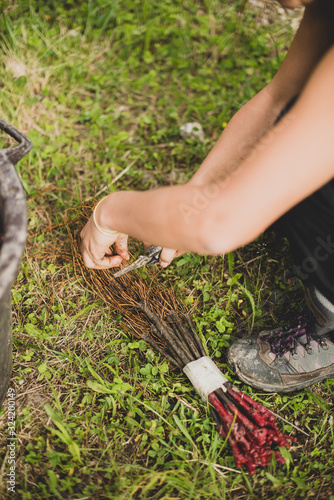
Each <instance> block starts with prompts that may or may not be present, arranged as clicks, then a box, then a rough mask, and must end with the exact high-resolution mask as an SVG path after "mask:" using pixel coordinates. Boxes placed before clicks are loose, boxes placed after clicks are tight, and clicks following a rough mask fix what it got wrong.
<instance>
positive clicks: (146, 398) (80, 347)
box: [0, 0, 334, 500]
mask: <svg viewBox="0 0 334 500" xmlns="http://www.w3.org/2000/svg"><path fill="white" fill-rule="evenodd" d="M272 8H273V7H272V6H271V7H270V9H272ZM2 11H3V13H2V16H1V21H0V23H1V44H2V50H1V54H0V58H1V63H2V68H3V71H2V80H1V83H0V85H1V93H0V109H1V117H2V118H3V119H5V120H6V121H8V122H9V123H12V124H13V125H15V126H17V127H18V128H19V129H20V130H21V131H22V132H24V133H27V134H28V135H29V137H30V138H31V140H32V142H33V143H34V149H33V151H32V152H31V153H30V154H29V156H28V157H27V158H25V159H24V160H23V161H21V162H20V163H19V165H18V166H17V169H18V172H19V174H20V177H21V180H22V183H23V185H24V188H25V190H26V193H27V201H28V208H29V237H28V243H27V249H26V252H25V255H24V258H23V261H22V266H21V269H20V272H19V275H18V277H17V280H16V282H15V284H14V286H13V290H12V294H13V341H14V368H13V378H12V381H11V387H14V388H15V391H16V412H17V419H16V429H17V435H18V441H17V446H16V459H17V460H16V481H17V484H16V493H15V494H12V493H10V492H8V491H7V485H6V473H7V459H6V456H7V455H6V444H7V434H6V427H7V413H6V404H5V406H4V408H3V409H2V410H1V412H0V422H1V462H0V480H1V483H0V491H1V498H4V499H5V498H18V499H24V500H28V499H33V500H37V499H43V500H45V499H65V498H68V499H77V500H79V499H81V500H83V499H88V498H92V499H113V500H117V499H119V500H123V499H124V500H125V499H152V500H153V499H154V500H155V499H160V500H168V499H172V498H173V499H180V500H181V499H182V500H186V499H189V500H190V499H196V500H197V499H198V500H202V499H203V500H204V499H212V498H219V499H225V498H226V499H229V498H231V499H233V498H238V499H253V498H266V499H277V500H278V499H283V498H287V497H290V498H296V499H305V498H315V499H326V500H328V499H331V500H333V498H334V497H333V492H332V491H333V468H334V459H333V451H334V444H333V417H332V415H331V413H332V411H333V379H331V380H327V381H325V382H323V383H321V384H317V385H315V386H313V387H311V388H310V389H308V390H305V391H302V392H298V393H293V394H290V395H284V396H282V395H277V394H262V393H259V392H257V391H254V390H252V389H251V388H249V387H245V386H243V385H242V384H240V383H239V382H237V384H238V385H239V386H240V387H241V388H242V389H243V390H245V391H246V392H247V393H248V394H250V395H252V396H253V397H255V398H256V399H257V400H258V401H261V402H262V403H263V404H265V405H266V406H267V407H269V408H270V409H272V410H273V411H275V412H277V413H279V414H280V415H281V416H282V417H284V418H286V419H287V420H288V421H289V422H291V423H294V424H296V425H298V426H300V427H301V428H302V429H304V430H305V431H306V432H307V433H309V436H308V437H307V436H305V435H304V434H301V433H299V432H297V431H296V430H295V429H294V428H293V427H292V426H291V425H289V424H287V423H283V422H282V429H283V430H284V431H286V432H291V433H292V434H294V435H297V436H298V442H297V444H295V445H293V446H292V449H291V453H288V454H287V459H288V462H287V466H285V467H281V466H278V465H277V464H276V463H275V462H274V461H273V462H272V464H271V465H270V467H268V468H267V469H265V470H262V471H258V473H257V474H256V475H255V476H254V477H250V476H249V475H248V474H247V473H245V472H244V471H240V470H235V467H234V460H233V457H232V455H231V452H230V449H229V448H228V446H226V444H225V442H224V441H223V440H222V439H220V438H219V436H218V435H217V433H216V431H215V429H214V426H213V422H212V420H211V418H210V415H209V413H208V411H207V409H206V408H205V407H204V406H203V404H202V403H201V401H200V398H199V397H198V396H197V395H196V394H195V393H194V390H193V389H192V388H191V386H190V384H189V383H188V382H187V380H186V379H185V377H184V376H182V374H180V373H178V372H176V371H174V370H173V369H172V368H171V367H170V365H169V364H168V363H167V362H166V361H165V360H164V359H162V358H161V357H160V356H159V355H157V354H156V353H155V352H153V351H152V350H151V349H150V348H149V347H147V345H146V344H145V343H144V342H143V341H138V340H136V339H134V338H133V337H131V335H130V334H129V333H127V332H125V331H124V329H123V328H122V326H121V318H120V317H119V314H118V313H117V311H113V310H109V309H108V308H107V307H106V306H105V305H104V304H103V303H102V302H101V301H99V300H97V299H96V297H94V296H93V295H91V294H89V293H87V292H86V291H85V290H84V288H83V286H82V283H81V282H80V281H79V280H76V279H75V278H74V273H73V269H72V268H71V265H70V264H69V263H68V262H67V261H66V260H64V259H63V258H62V257H61V255H60V254H59V251H58V250H59V249H63V248H66V242H67V240H66V231H65V229H64V228H63V221H64V214H65V211H66V210H67V209H69V208H71V207H76V206H79V205H80V204H81V203H82V201H85V200H87V199H90V198H91V197H93V196H94V195H95V194H96V193H101V194H102V193H107V192H111V191H113V190H115V189H150V188H154V187H156V186H161V185H169V184H172V183H180V182H184V181H186V180H187V179H188V178H189V177H190V176H191V175H192V173H193V172H194V171H195V170H196V168H197V167H198V166H199V165H200V163H201V161H202V159H203V158H204V157H205V155H206V154H207V152H208V151H209V150H210V148H211V147H212V145H213V144H214V142H215V140H216V139H217V138H218V136H219V134H220V133H221V131H222V129H223V127H224V123H225V122H228V120H229V119H230V118H231V117H232V115H233V113H234V112H235V111H236V110H237V109H238V108H239V107H240V106H242V105H243V104H244V103H245V102H246V101H247V100H248V99H249V98H250V97H252V96H253V95H254V94H255V93H256V92H257V91H258V90H259V89H260V88H262V86H263V85H264V84H265V83H266V82H267V81H269V79H270V78H271V77H272V76H273V75H274V74H275V72H276V70H277V69H278V67H279V65H280V62H281V60H282V58H283V57H284V53H285V51H286V49H287V47H288V46H289V43H290V41H291V37H292V29H291V17H286V16H278V15H276V11H275V10H274V11H273V13H272V14H270V13H269V15H268V19H269V21H270V22H269V24H268V25H266V26H264V25H263V23H262V22H261V19H262V17H261V16H263V12H262V11H257V12H256V11H254V10H253V9H252V8H251V7H250V6H247V5H246V6H245V3H244V2H243V1H238V2H227V1H218V0H212V1H210V2H207V1H199V0H195V1H190V0H185V1H182V2H181V1H180V0H173V1H171V0H166V1H165V2H158V1H157V0H152V1H150V2H149V1H147V0H143V1H139V0H131V2H130V1H128V0H124V1H123V2H119V1H114V2H106V1H104V0H95V1H94V2H93V1H85V2H77V1H76V0H68V1H66V2H58V3H56V4H55V3H54V2H50V1H45V2H43V4H41V3H40V2H37V1H35V0H30V1H28V0H23V1H22V2H19V3H15V2H14V1H8V2H2ZM270 12H272V11H270ZM272 19H273V20H274V21H273V22H271V21H272ZM188 121H199V122H200V123H201V124H202V126H203V129H204V131H205V136H206V139H205V141H204V142H203V143H201V142H196V141H189V142H186V141H184V140H183V139H182V138H181V137H180V134H179V128H180V126H181V125H183V124H184V123H186V122H188ZM130 165H131V166H130ZM116 179H117V180H116ZM78 229H79V228H78ZM282 255H283V256H284V259H283V260H282ZM289 266H290V260H289V255H288V251H287V247H286V245H285V242H284V241H282V240H279V241H277V240H274V239H273V237H272V236H271V235H265V236H263V237H261V238H260V239H259V240H258V241H257V242H255V243H253V244H251V245H248V246H247V247H245V248H243V249H241V250H239V251H237V252H234V253H233V254H230V255H228V256H218V257H210V258H209V257H203V256H198V255H192V254H186V255H184V256H183V257H181V258H180V259H179V260H176V261H175V263H173V265H171V266H170V267H169V268H167V269H166V270H164V271H161V272H160V273H159V275H158V279H160V280H161V281H162V282H163V283H165V284H166V286H173V287H174V288H175V290H176V293H177V295H178V296H179V297H180V298H181V299H182V300H183V301H184V302H185V304H186V305H187V306H188V308H189V310H190V311H191V312H192V315H193V317H194V318H195V321H196V323H197V327H198V330H199V332H200V335H201V337H202V339H203V340H204V341H205V343H206V347H207V350H208V352H209V353H210V355H211V356H213V357H214V359H215V361H216V362H217V364H218V365H219V367H220V369H221V370H222V371H223V372H224V373H225V374H226V375H227V376H231V377H233V374H232V373H231V372H230V370H229V368H228V366H227V365H226V364H225V356H226V348H227V347H228V345H229V344H230V343H231V342H232V341H234V340H235V339H236V338H239V337H241V336H242V335H245V334H247V333H249V332H250V331H251V330H254V331H260V330H261V329H263V328H266V327H271V326H272V325H273V324H275V323H277V322H282V321H283V320H282V315H283V311H284V309H285V307H286V305H287V304H289V303H293V304H296V305H298V304H299V303H300V302H301V301H302V292H301V289H300V288H299V287H298V286H296V284H295V283H289V282H288V283H286V280H285V279H284V271H285V270H287V269H289ZM1 464H2V465H1ZM231 469H232V470H231ZM331 495H332V496H331Z"/></svg>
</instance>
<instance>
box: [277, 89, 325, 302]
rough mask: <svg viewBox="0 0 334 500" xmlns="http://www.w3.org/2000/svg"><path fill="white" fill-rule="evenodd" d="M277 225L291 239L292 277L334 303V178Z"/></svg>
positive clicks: (285, 110)
mask: <svg viewBox="0 0 334 500" xmlns="http://www.w3.org/2000/svg"><path fill="white" fill-rule="evenodd" d="M295 100H296V98H294V100H293V102H291V103H289V104H288V106H287V107H286V108H285V109H284V110H283V111H282V113H281V114H280V116H279V118H278V120H277V121H279V119H281V118H282V117H283V116H284V114H285V113H286V112H287V111H288V110H289V109H290V108H291V106H292V105H293V104H294V102H295ZM314 168H317V166H316V165H315V166H314ZM273 228H274V229H277V230H278V231H279V232H280V233H281V234H283V235H284V236H286V237H287V238H288V240H289V243H290V248H291V252H292V256H293V258H294V261H295V265H294V266H293V268H292V270H291V277H293V275H294V276H297V275H298V276H299V277H300V279H301V280H302V281H303V283H304V285H305V286H306V287H307V286H308V285H309V284H312V285H314V286H315V287H316V288H318V290H320V292H321V293H322V294H323V295H325V297H327V299H328V300H330V301H331V302H332V303H333V304H334V180H331V181H330V182H328V183H327V184H326V185H325V186H323V187H322V188H320V189H318V190H317V191H315V192H314V193H313V194H312V195H311V196H309V197H308V198H306V199H305V200H303V201H302V202H301V203H299V204H298V205H296V206H295V207H294V208H292V209H291V210H289V211H288V212H287V213H286V214H285V215H284V216H283V217H281V218H280V219H279V220H278V221H277V222H276V223H275V224H274V226H273Z"/></svg>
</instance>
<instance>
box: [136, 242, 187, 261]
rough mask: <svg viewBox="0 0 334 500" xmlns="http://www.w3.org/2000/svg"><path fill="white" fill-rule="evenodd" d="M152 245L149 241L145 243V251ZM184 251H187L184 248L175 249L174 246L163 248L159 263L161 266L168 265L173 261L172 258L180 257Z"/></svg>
mask: <svg viewBox="0 0 334 500" xmlns="http://www.w3.org/2000/svg"><path fill="white" fill-rule="evenodd" d="M151 246H152V245H150V244H148V243H144V250H145V252H147V250H148V249H149V248H150V247H151ZM184 253H185V251H183V250H174V249H173V248H163V249H162V252H161V254H160V260H159V264H160V266H161V267H167V266H169V264H170V263H171V262H172V260H173V259H175V257H180V255H183V254H184Z"/></svg>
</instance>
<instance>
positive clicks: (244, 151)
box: [189, 86, 285, 186]
mask: <svg viewBox="0 0 334 500" xmlns="http://www.w3.org/2000/svg"><path fill="white" fill-rule="evenodd" d="M284 104H285V102H283V101H282V100H279V99H275V97H274V95H273V94H272V93H271V92H270V86H267V87H265V88H264V89H263V90H262V91H261V92H259V93H258V94H257V95H256V96H254V97H253V98H252V99H251V100H250V101H249V102H248V103H247V104H245V105H244V106H243V107H242V108H241V109H240V110H239V111H238V112H237V113H236V114H235V115H234V117H233V118H232V119H231V121H230V122H229V123H228V125H227V127H226V128H225V130H224V131H223V133H222V134H221V136H220V138H219V139H218V141H217V142H216V144H215V146H214V147H213V148H212V150H211V151H210V153H209V154H208V156H207V157H206V158H205V160H204V161H203V163H202V165H201V166H200V168H199V169H198V170H197V172H196V173H195V174H194V176H193V177H192V178H191V180H190V181H189V183H190V184H191V185H194V186H195V185H197V186H200V185H203V184H210V183H215V182H217V181H220V180H223V179H226V177H228V176H229V175H231V173H232V172H233V171H234V170H236V169H237V168H238V167H239V165H240V163H241V162H242V161H243V160H244V159H245V158H246V157H247V155H248V154H249V153H250V151H251V150H252V149H253V147H254V146H255V144H256V143H257V142H258V141H259V140H260V139H261V137H263V135H264V134H265V133H266V132H267V131H268V130H269V129H270V128H271V127H272V125H273V124H274V122H275V119H276V118H277V115H278V113H279V112H280V110H281V108H282V106H283V105H284Z"/></svg>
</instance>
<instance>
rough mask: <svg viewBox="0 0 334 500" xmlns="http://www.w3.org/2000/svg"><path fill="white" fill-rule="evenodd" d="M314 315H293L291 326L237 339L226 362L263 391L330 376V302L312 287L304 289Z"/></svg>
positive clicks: (333, 315) (333, 351)
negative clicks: (294, 320) (309, 319)
mask: <svg viewBox="0 0 334 500" xmlns="http://www.w3.org/2000/svg"><path fill="white" fill-rule="evenodd" d="M306 300H307V303H308V306H309V308H310V309H311V311H312V313H313V314H314V316H315V320H314V321H313V322H311V323H307V322H306V321H304V320H303V319H302V318H301V317H299V318H297V323H298V324H297V326H296V327H294V328H286V329H280V328H277V329H276V330H273V331H267V332H262V333H260V334H259V335H253V336H251V337H249V338H246V339H242V340H239V341H237V342H235V344H233V345H232V346H231V347H230V349H229V351H228V363H229V365H230V366H231V368H232V369H233V370H234V371H235V372H236V374H237V375H238V377H239V378H240V380H242V382H244V383H245V384H248V385H250V386H252V387H255V388H257V389H261V390H263V391H266V392H290V391H295V390H298V389H303V388H304V387H308V386H309V385H312V384H314V383H316V382H319V381H320V380H324V379H326V378H329V377H334V342H333V341H334V338H333V337H334V305H333V304H331V303H330V302H329V301H328V300H327V299H326V297H324V296H323V295H321V293H320V292H319V291H318V290H317V289H316V288H315V287H309V288H308V289H307V291H306Z"/></svg>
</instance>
